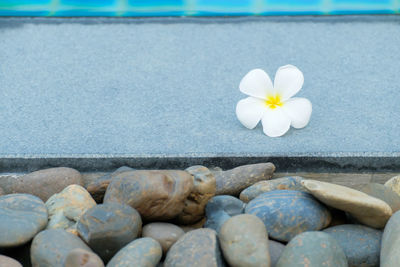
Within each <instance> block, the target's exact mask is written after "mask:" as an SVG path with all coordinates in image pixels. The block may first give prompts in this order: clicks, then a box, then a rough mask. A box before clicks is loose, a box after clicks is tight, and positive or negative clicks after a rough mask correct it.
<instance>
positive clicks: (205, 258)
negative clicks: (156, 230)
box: [164, 229, 225, 267]
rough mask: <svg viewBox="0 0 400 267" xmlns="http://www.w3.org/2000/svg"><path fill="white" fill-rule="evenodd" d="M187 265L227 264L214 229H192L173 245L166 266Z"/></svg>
mask: <svg viewBox="0 0 400 267" xmlns="http://www.w3.org/2000/svg"><path fill="white" fill-rule="evenodd" d="M186 266H199V267H217V266H218V267H220V266H225V263H224V261H223V258H222V253H221V251H220V248H219V244H218V238H217V233H216V232H215V231H214V230H211V229H198V230H193V231H190V232H188V233H186V234H185V235H184V236H182V237H181V238H180V239H179V240H178V241H177V242H176V243H175V244H174V245H172V247H171V248H170V249H169V251H168V253H167V256H166V258H165V261H164V267H186Z"/></svg>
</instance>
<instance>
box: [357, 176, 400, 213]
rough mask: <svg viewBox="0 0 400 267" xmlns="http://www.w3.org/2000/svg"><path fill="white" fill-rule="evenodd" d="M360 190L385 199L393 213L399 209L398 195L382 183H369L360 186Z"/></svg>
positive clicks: (399, 198)
mask: <svg viewBox="0 0 400 267" xmlns="http://www.w3.org/2000/svg"><path fill="white" fill-rule="evenodd" d="M360 191H361V192H364V193H366V194H368V195H370V196H373V197H376V198H379V199H380V200H383V201H385V202H386V203H387V204H389V206H390V208H392V212H393V213H395V212H396V211H398V210H400V195H398V194H397V193H395V192H394V191H393V190H392V189H390V188H388V187H386V186H384V185H382V184H377V183H369V184H366V185H364V186H363V187H361V189H360Z"/></svg>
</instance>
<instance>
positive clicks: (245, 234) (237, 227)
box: [218, 214, 271, 267]
mask: <svg viewBox="0 0 400 267" xmlns="http://www.w3.org/2000/svg"><path fill="white" fill-rule="evenodd" d="M218 237H219V241H220V244H221V249H222V252H223V255H224V257H225V260H226V261H227V262H228V263H229V265H230V266H238V267H251V266H254V267H270V264H271V260H270V255H269V248H268V233H267V230H266V229H265V225H264V223H263V222H262V221H261V220H260V219H259V218H258V217H257V216H254V215H250V214H240V215H237V216H234V217H232V218H230V219H228V220H227V221H226V222H225V223H224V224H223V225H222V227H221V230H220V232H219V234H218Z"/></svg>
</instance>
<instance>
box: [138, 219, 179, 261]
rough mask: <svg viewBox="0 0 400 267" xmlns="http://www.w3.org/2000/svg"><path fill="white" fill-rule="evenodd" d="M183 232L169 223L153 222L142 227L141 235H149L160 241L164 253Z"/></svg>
mask: <svg viewBox="0 0 400 267" xmlns="http://www.w3.org/2000/svg"><path fill="white" fill-rule="evenodd" d="M184 234H185V232H184V231H183V230H182V229H181V228H179V227H178V226H176V225H174V224H171V223H163V222H155V223H149V224H147V225H145V226H144V227H143V231H142V237H151V238H153V239H154V240H157V242H158V243H160V245H161V248H162V250H163V253H164V255H165V254H166V253H167V251H168V250H169V248H170V247H171V246H172V245H173V244H174V243H175V242H176V241H177V240H178V239H179V238H180V237H181V236H183V235H184Z"/></svg>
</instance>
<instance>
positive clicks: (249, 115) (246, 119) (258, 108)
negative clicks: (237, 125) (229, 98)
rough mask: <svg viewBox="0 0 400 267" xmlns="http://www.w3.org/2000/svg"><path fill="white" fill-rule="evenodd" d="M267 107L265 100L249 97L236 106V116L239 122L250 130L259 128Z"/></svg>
mask: <svg viewBox="0 0 400 267" xmlns="http://www.w3.org/2000/svg"><path fill="white" fill-rule="evenodd" d="M266 110H267V107H266V105H265V103H264V101H263V100H261V99H258V98H254V97H248V98H245V99H242V100H240V101H239V102H238V103H237V105H236V116H237V118H238V119H239V121H240V122H241V123H242V124H243V125H244V126H245V127H246V128H249V129H253V128H254V127H256V126H257V124H258V122H259V121H260V120H261V118H262V116H263V115H264V113H265V111H266Z"/></svg>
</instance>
